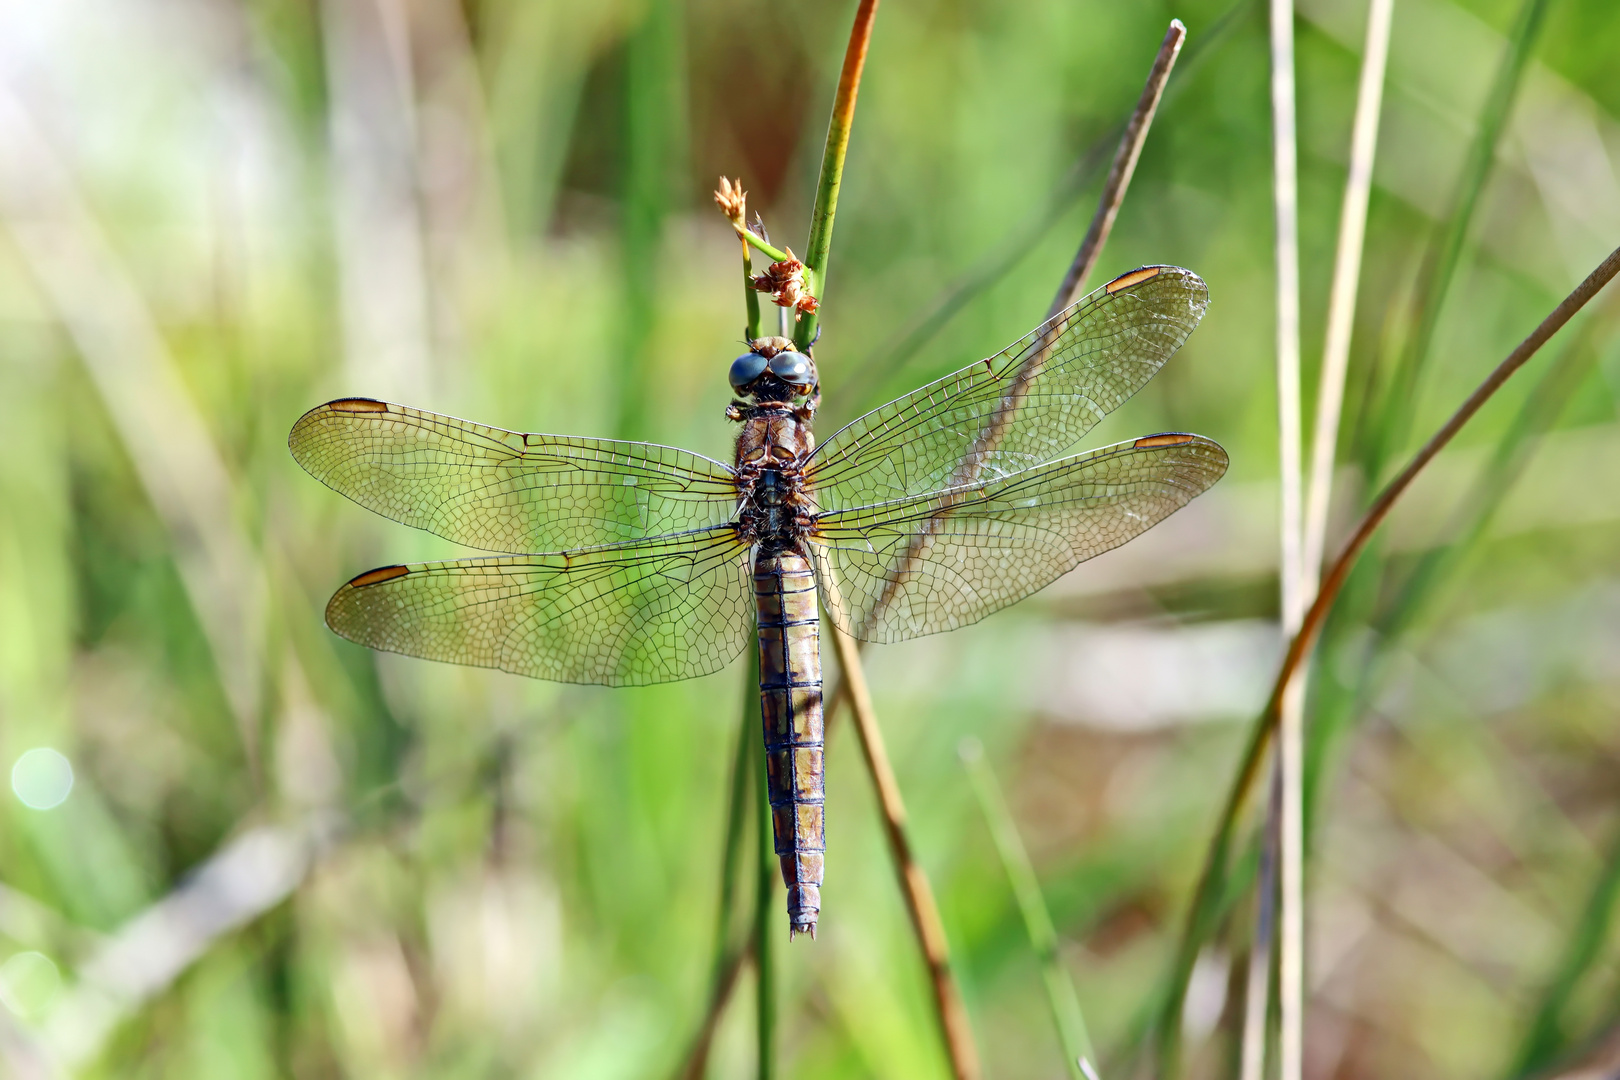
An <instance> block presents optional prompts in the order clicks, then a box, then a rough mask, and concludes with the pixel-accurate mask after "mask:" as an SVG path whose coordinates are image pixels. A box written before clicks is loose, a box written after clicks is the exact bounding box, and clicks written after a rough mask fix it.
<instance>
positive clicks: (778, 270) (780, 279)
mask: <svg viewBox="0 0 1620 1080" xmlns="http://www.w3.org/2000/svg"><path fill="white" fill-rule="evenodd" d="M787 256H788V257H787V258H786V259H785V260H783V261H782V262H775V263H771V266H770V269H769V270H767V271H765V273H763V274H758V275H756V276H755V277H754V280H753V286H754V288H755V289H757V290H758V291H760V292H763V293H770V294H771V301H772V302H773V303H775V304H776V306H777V307H785V308H793V309H794V310H795V311H796V312H800V313H804V314H808V313H810V312H812V311H815V310H816V306H817V305H816V298H815V297H814V296H812V295H811V294H810V290H809V289H807V288H805V285H804V263H802V262H800V261H799V260H798V259H796V258H794V256H793V249H792V248H788V249H787Z"/></svg>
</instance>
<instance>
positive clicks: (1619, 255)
mask: <svg viewBox="0 0 1620 1080" xmlns="http://www.w3.org/2000/svg"><path fill="white" fill-rule="evenodd" d="M1617 273H1620V248H1616V249H1615V250H1614V251H1613V252H1611V253H1610V254H1609V257H1608V258H1606V259H1604V260H1603V261H1602V262H1601V263H1599V264H1598V267H1597V269H1595V270H1593V271H1592V273H1591V274H1590V275H1588V276H1587V278H1586V280H1585V281H1583V282H1581V283H1580V284H1579V285H1578V286H1576V287H1575V290H1574V291H1573V292H1571V293H1570V294H1569V295H1568V296H1566V297H1565V298H1564V300H1563V302H1562V303H1560V304H1559V305H1558V306H1557V307H1556V308H1554V309H1553V310H1552V313H1551V314H1549V315H1548V316H1547V317H1546V318H1545V319H1543V320H1542V321H1541V325H1540V326H1537V327H1536V328H1535V330H1534V331H1532V332H1531V334H1530V336H1529V337H1526V338H1525V339H1524V340H1523V341H1521V342H1520V343H1519V344H1518V346H1517V347H1516V348H1515V349H1514V350H1513V351H1512V352H1511V353H1509V354H1508V355H1507V357H1506V359H1504V360H1503V361H1502V362H1501V363H1500V364H1498V365H1497V366H1496V368H1495V370H1493V371H1492V372H1491V373H1490V375H1488V376H1487V377H1486V378H1485V381H1484V382H1482V383H1480V384H1479V386H1478V387H1477V388H1476V389H1475V390H1474V392H1473V393H1472V394H1470V395H1469V396H1468V399H1467V400H1466V401H1464V402H1463V403H1462V404H1461V405H1460V406H1458V408H1457V411H1456V412H1455V413H1453V414H1452V415H1451V419H1449V420H1447V421H1446V423H1445V425H1444V426H1443V427H1441V429H1440V430H1439V431H1437V432H1435V434H1434V435H1433V437H1431V438H1430V439H1429V441H1428V442H1427V443H1425V444H1424V445H1423V448H1422V449H1420V450H1419V451H1418V452H1417V454H1416V455H1414V456H1413V458H1412V460H1411V461H1410V462H1409V463H1408V464H1407V466H1406V468H1404V469H1402V470H1401V472H1400V475H1398V476H1396V477H1395V479H1393V480H1391V481H1390V482H1389V484H1388V486H1386V487H1385V488H1384V490H1383V491H1382V492H1380V493H1379V495H1378V498H1377V499H1375V500H1374V501H1373V504H1372V505H1371V506H1370V507H1368V509H1367V512H1366V513H1365V514H1363V515H1362V518H1361V521H1360V522H1359V523H1357V525H1356V528H1355V531H1354V532H1353V533H1352V534H1351V536H1350V539H1349V541H1348V542H1346V543H1345V545H1344V548H1343V550H1342V551H1341V552H1340V553H1339V556H1338V558H1336V559H1335V560H1334V561H1333V565H1332V566H1331V567H1330V568H1329V569H1328V572H1327V574H1326V575H1325V576H1324V577H1323V579H1322V586H1321V589H1320V590H1319V591H1318V592H1317V594H1316V599H1315V601H1314V602H1313V603H1312V604H1311V606H1310V608H1309V609H1308V610H1307V611H1306V612H1305V617H1304V619H1303V620H1302V621H1301V624H1300V628H1299V632H1298V633H1297V634H1295V635H1294V637H1293V639H1292V640H1291V641H1290V642H1289V643H1288V651H1287V653H1286V654H1284V656H1283V660H1282V664H1281V666H1280V668H1279V669H1278V672H1277V678H1276V681H1275V682H1274V683H1273V684H1272V689H1271V696H1270V698H1269V699H1268V700H1267V702H1266V706H1265V709H1264V710H1263V711H1262V712H1261V714H1260V717H1259V719H1258V720H1257V721H1256V725H1255V730H1254V732H1253V734H1252V735H1251V736H1250V738H1249V745H1248V747H1247V748H1246V749H1245V751H1244V756H1243V761H1242V764H1241V765H1240V766H1239V767H1238V772H1237V775H1236V777H1234V778H1233V782H1232V788H1231V790H1230V791H1229V792H1228V793H1227V798H1226V803H1225V805H1224V807H1223V808H1222V811H1221V819H1220V822H1219V824H1218V825H1217V826H1216V830H1215V839H1214V841H1213V842H1212V843H1211V845H1210V849H1209V853H1208V854H1207V855H1206V857H1205V860H1204V867H1203V870H1202V872H1201V873H1200V875H1199V881H1198V888H1197V891H1196V892H1195V893H1194V896H1193V901H1192V905H1191V906H1190V908H1189V909H1188V923H1187V927H1186V929H1185V930H1184V931H1183V938H1182V942H1181V948H1180V951H1179V955H1178V957H1177V964H1178V974H1177V979H1176V985H1175V986H1173V987H1172V988H1171V993H1170V995H1169V996H1168V998H1167V999H1166V1009H1165V1011H1164V1017H1166V1018H1171V1017H1176V1016H1179V1015H1180V1000H1181V997H1182V994H1183V992H1184V989H1185V980H1184V979H1183V978H1182V974H1183V973H1185V972H1187V971H1190V969H1191V957H1192V956H1194V955H1196V953H1197V950H1198V949H1199V948H1200V947H1201V945H1202V942H1201V941H1200V940H1198V939H1199V926H1198V920H1199V918H1200V913H1201V912H1203V911H1204V909H1205V908H1206V907H1207V906H1208V903H1209V899H1210V898H1209V892H1210V890H1211V889H1213V888H1214V887H1215V883H1216V881H1217V880H1218V879H1219V878H1220V875H1221V867H1220V863H1221V862H1222V858H1223V853H1224V852H1225V851H1226V849H1227V846H1228V845H1227V843H1226V840H1227V839H1228V838H1229V836H1230V834H1231V830H1232V826H1233V823H1234V822H1235V821H1236V819H1237V815H1238V813H1239V811H1240V810H1241V808H1242V806H1243V803H1244V801H1245V800H1246V799H1247V797H1248V794H1249V791H1250V790H1251V789H1252V787H1253V786H1254V781H1255V777H1256V775H1257V774H1258V772H1259V767H1260V762H1261V760H1262V759H1263V757H1264V755H1265V752H1266V749H1267V747H1268V746H1269V744H1270V742H1271V738H1272V736H1273V734H1275V732H1276V729H1277V720H1278V716H1279V714H1280V706H1281V702H1282V695H1283V692H1284V690H1285V688H1286V687H1287V686H1288V685H1289V683H1290V682H1292V681H1293V679H1294V676H1295V675H1296V674H1297V673H1298V671H1299V669H1300V667H1301V666H1302V665H1303V664H1304V663H1305V660H1306V659H1307V658H1308V657H1309V655H1310V652H1311V649H1312V647H1313V646H1314V645H1315V644H1316V638H1317V635H1318V634H1319V633H1321V630H1322V625H1323V623H1325V622H1326V621H1327V616H1328V613H1329V612H1330V611H1331V610H1332V608H1333V603H1334V601H1335V600H1337V599H1338V596H1339V593H1340V591H1341V590H1342V589H1343V588H1344V583H1345V581H1346V580H1347V579H1348V578H1349V576H1350V571H1351V569H1352V568H1353V567H1354V566H1355V563H1356V560H1357V558H1359V557H1360V555H1361V553H1362V551H1363V550H1364V549H1365V548H1366V546H1367V543H1368V541H1369V540H1371V539H1372V535H1373V533H1374V532H1376V531H1377V529H1378V526H1380V525H1382V524H1383V522H1384V519H1385V518H1387V517H1388V516H1389V512H1390V511H1391V510H1392V509H1394V506H1395V504H1396V502H1398V501H1399V500H1400V498H1401V496H1402V495H1404V494H1405V493H1406V490H1407V489H1408V488H1409V487H1411V486H1412V481H1413V480H1415V479H1417V476H1418V474H1419V473H1421V472H1422V471H1423V470H1424V468H1425V467H1427V466H1428V464H1429V462H1431V461H1433V460H1434V458H1435V456H1436V455H1438V454H1439V453H1440V451H1441V450H1443V449H1445V447H1446V445H1447V444H1448V443H1450V442H1451V440H1452V439H1453V438H1455V437H1456V435H1457V432H1459V431H1461V430H1462V428H1463V425H1465V424H1467V423H1468V421H1469V420H1472V419H1473V418H1474V414H1475V413H1477V412H1479V410H1480V408H1481V407H1482V406H1483V405H1484V404H1485V402H1487V401H1489V400H1490V399H1491V397H1492V396H1493V395H1494V394H1495V393H1496V392H1497V391H1498V390H1499V389H1501V387H1502V384H1503V383H1505V382H1507V380H1508V379H1509V378H1510V377H1512V375H1513V373H1514V372H1516V371H1518V370H1519V368H1521V367H1523V366H1524V365H1525V363H1526V362H1527V361H1529V359H1530V358H1531V357H1532V356H1534V355H1535V354H1536V352H1537V351H1538V350H1539V349H1540V348H1541V347H1542V346H1543V345H1545V344H1546V343H1547V341H1548V339H1550V338H1551V337H1552V336H1553V335H1554V334H1555V333H1557V332H1558V331H1559V330H1560V329H1561V328H1562V327H1563V326H1564V324H1565V323H1567V322H1569V320H1570V319H1571V318H1572V317H1573V316H1574V315H1575V313H1576V312H1578V311H1580V310H1581V308H1583V307H1585V306H1586V304H1587V303H1588V302H1589V301H1590V300H1591V299H1592V297H1594V296H1596V295H1597V293H1598V292H1599V290H1601V289H1602V288H1603V286H1605V285H1607V284H1608V283H1609V281H1610V280H1611V279H1612V278H1613V277H1614V276H1615V274H1617ZM1161 1022H1163V1023H1166V1024H1169V1023H1173V1020H1171V1019H1165V1020H1162V1021H1161ZM1160 1068H1161V1071H1163V1073H1164V1074H1165V1075H1169V1074H1170V1072H1171V1068H1170V1066H1169V1065H1168V1064H1167V1063H1165V1062H1161V1063H1160Z"/></svg>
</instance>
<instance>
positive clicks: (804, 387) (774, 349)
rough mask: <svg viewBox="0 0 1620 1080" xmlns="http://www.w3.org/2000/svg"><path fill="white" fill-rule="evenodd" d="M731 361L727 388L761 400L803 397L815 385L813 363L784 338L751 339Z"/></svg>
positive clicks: (806, 355) (814, 363)
mask: <svg viewBox="0 0 1620 1080" xmlns="http://www.w3.org/2000/svg"><path fill="white" fill-rule="evenodd" d="M748 345H749V349H750V350H751V351H749V352H746V353H744V354H743V355H741V356H739V357H737V359H735V360H733V361H732V362H731V375H730V378H731V388H732V389H733V390H735V391H736V392H737V393H739V394H747V395H749V396H750V397H754V398H757V399H759V400H762V401H788V400H792V399H793V398H796V397H806V396H808V395H809V394H811V393H813V392H814V391H815V388H816V383H817V381H818V380H817V378H816V362H815V361H814V360H812V359H811V358H810V356H809V354H808V353H802V352H799V351H797V350H796V349H794V347H793V342H792V341H790V340H789V339H787V338H784V337H761V338H755V339H754V340H753V341H751V342H749V343H748Z"/></svg>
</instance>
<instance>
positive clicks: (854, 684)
mask: <svg viewBox="0 0 1620 1080" xmlns="http://www.w3.org/2000/svg"><path fill="white" fill-rule="evenodd" d="M828 630H829V631H830V632H831V636H832V640H833V649H834V650H835V651H836V652H837V653H838V663H839V666H840V667H841V668H843V676H842V679H841V680H840V684H839V685H840V688H841V692H842V694H843V696H844V697H846V698H848V699H849V704H850V712H851V714H852V715H853V716H854V717H855V732H856V734H857V735H858V736H860V740H861V754H862V756H863V757H865V758H866V767H867V770H868V771H869V772H870V773H871V774H872V784H873V786H874V787H875V788H876V789H877V796H878V808H879V809H880V810H881V811H882V812H883V831H884V834H885V835H886V836H887V837H888V841H889V853H890V855H891V856H893V858H894V868H895V873H896V874H897V875H898V876H899V878H900V891H901V892H902V893H903V894H904V896H905V898H906V912H907V913H908V914H909V915H910V916H911V926H912V929H913V930H915V931H916V934H917V941H918V943H919V944H920V945H921V946H922V953H923V960H924V961H925V962H926V963H927V964H928V977H929V982H930V984H931V985H932V986H933V990H934V1004H935V1006H936V1008H937V1010H938V1013H939V1024H940V1029H941V1031H942V1032H943V1034H944V1036H945V1046H946V1049H947V1050H948V1051H949V1053H950V1058H951V1071H952V1074H953V1075H955V1076H956V1077H957V1080H977V1077H978V1076H979V1075H980V1069H979V1052H978V1049H977V1048H976V1047H975V1046H974V1044H973V1029H972V1028H971V1027H970V1026H969V1025H968V1018H967V1009H966V1008H965V1007H964V1006H963V1005H962V994H961V992H960V991H959V990H958V989H957V986H956V980H955V978H954V977H953V976H952V975H951V958H950V948H949V946H948V945H947V944H946V941H945V925H944V923H942V922H941V921H940V918H939V906H938V905H937V904H936V903H935V902H934V891H933V889H932V888H931V887H930V886H929V884H928V875H927V874H925V873H924V872H923V868H922V867H921V866H920V865H919V864H918V862H917V860H916V857H915V856H914V855H913V854H912V850H911V840H910V839H909V838H908V837H907V835H906V807H905V803H904V802H903V801H902V800H901V798H900V785H899V783H898V782H897V781H896V780H895V778H894V768H893V767H892V766H891V765H890V764H889V752H888V750H887V749H886V748H885V746H884V743H883V733H882V731H880V730H879V728H878V723H877V716H876V714H875V713H873V711H872V697H871V694H870V693H869V692H868V690H867V686H866V674H865V672H864V671H863V670H862V668H861V658H860V654H859V653H858V652H857V651H856V649H855V641H854V639H853V638H851V637H850V636H849V635H848V634H845V633H843V632H842V631H840V630H839V629H838V628H837V627H836V626H832V625H829V626H828Z"/></svg>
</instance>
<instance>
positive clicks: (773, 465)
mask: <svg viewBox="0 0 1620 1080" xmlns="http://www.w3.org/2000/svg"><path fill="white" fill-rule="evenodd" d="M742 421H743V429H742V433H741V434H740V435H739V436H738V437H737V495H738V515H737V520H738V527H739V530H740V531H741V532H742V534H743V536H744V537H745V538H746V539H747V540H748V541H749V542H751V543H758V544H760V545H761V546H762V547H765V548H769V549H774V550H786V549H789V548H796V547H798V546H799V544H798V541H799V539H800V538H801V537H802V536H803V534H804V532H805V531H806V530H807V529H808V527H809V514H810V500H809V498H808V496H807V492H806V490H805V489H806V484H805V479H804V463H805V460H806V459H807V458H808V457H809V455H810V451H811V450H812V449H814V447H815V437H814V436H813V435H812V434H811V432H810V422H809V418H808V417H807V416H805V415H803V411H802V410H799V409H794V408H792V407H790V406H788V405H786V404H785V403H778V402H762V403H759V404H756V405H754V406H752V407H750V408H748V409H747V410H746V411H745V412H744V414H743V417H742Z"/></svg>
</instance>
